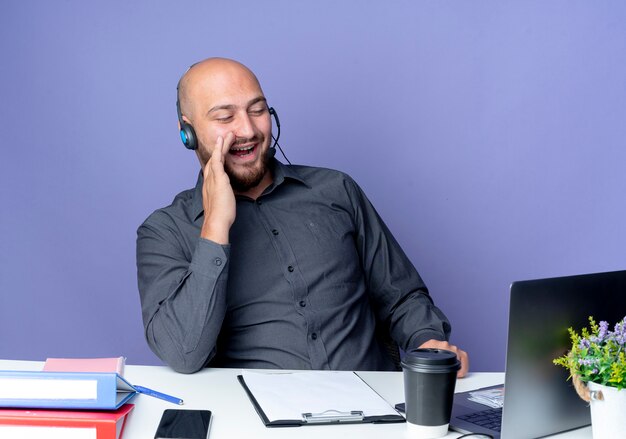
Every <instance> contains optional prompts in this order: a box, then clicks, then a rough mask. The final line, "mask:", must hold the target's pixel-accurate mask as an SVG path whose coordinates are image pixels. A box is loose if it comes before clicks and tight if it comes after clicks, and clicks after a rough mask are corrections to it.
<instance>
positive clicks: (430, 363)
mask: <svg viewBox="0 0 626 439" xmlns="http://www.w3.org/2000/svg"><path fill="white" fill-rule="evenodd" d="M401 365H402V370H403V375H404V397H405V405H406V407H405V413H406V421H407V429H408V431H409V433H410V435H411V437H414V438H418V439H434V438H439V437H442V436H445V435H446V434H447V432H448V426H449V424H450V414H451V413H452V402H453V401H454V387H455V385H456V373H457V371H458V370H459V369H460V367H461V363H460V361H459V360H458V359H457V357H456V354H455V353H454V352H450V351H446V350H442V349H417V350H415V351H411V352H408V353H407V354H406V355H405V356H404V358H403V359H402V363H401Z"/></svg>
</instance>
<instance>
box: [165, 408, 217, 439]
mask: <svg viewBox="0 0 626 439" xmlns="http://www.w3.org/2000/svg"><path fill="white" fill-rule="evenodd" d="M212 418H213V416H212V415H211V411H210V410H184V409H167V410H164V411H163V416H161V422H159V427H158V428H157V431H156V433H155V435H154V439H173V438H176V439H207V438H208V437H209V430H210V429H211V421H212Z"/></svg>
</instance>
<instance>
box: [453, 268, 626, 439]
mask: <svg viewBox="0 0 626 439" xmlns="http://www.w3.org/2000/svg"><path fill="white" fill-rule="evenodd" d="M510 293H511V301H510V307H509V332H508V343H507V353H506V374H505V381H504V388H505V391H504V402H503V407H502V409H500V410H494V412H495V413H494V414H492V417H491V418H489V417H485V418H484V419H482V420H481V419H480V418H481V416H476V412H479V411H484V410H489V407H488V406H486V405H482V404H478V403H475V402H473V401H470V400H469V399H468V398H469V393H470V392H463V393H458V394H456V395H455V399H454V405H453V407H452V417H451V420H450V427H451V428H452V429H453V430H456V431H459V432H462V433H469V432H472V433H487V434H490V435H492V436H493V437H494V438H502V439H518V438H519V439H521V438H536V437H542V436H546V435H550V434H556V433H560V432H563V431H567V430H573V429H576V428H579V427H583V426H586V425H589V424H590V423H591V419H590V413H589V407H588V405H587V403H586V402H584V401H583V400H581V399H580V398H579V397H578V395H577V393H576V391H575V390H574V388H573V385H572V382H571V380H570V381H567V377H568V376H569V373H568V371H567V370H565V369H564V368H563V367H560V366H555V365H554V364H553V363H552V360H553V359H554V358H557V357H560V356H561V355H563V354H565V353H566V352H567V351H568V349H569V348H570V346H571V341H570V338H569V333H568V331H567V329H568V328H569V327H573V328H574V329H575V330H576V331H580V330H581V329H582V328H583V327H588V326H589V320H588V318H589V316H593V317H594V319H595V320H596V322H600V321H601V320H606V321H608V322H609V325H610V327H611V328H612V327H613V325H614V324H615V323H617V322H618V321H619V320H621V319H623V318H624V316H625V315H626V271H616V272H610V273H596V274H586V275H578V276H568V277H558V278H550V279H538V280H527V281H520V282H514V283H513V284H512V285H511V291H510ZM499 411H501V413H500V414H499V413H498V412H499ZM493 416H496V418H494V417H493ZM498 416H501V425H500V427H498V426H497V424H498V422H496V421H499V419H497V417H498ZM470 421H472V422H470ZM476 421H478V423H476ZM479 424H482V425H479Z"/></svg>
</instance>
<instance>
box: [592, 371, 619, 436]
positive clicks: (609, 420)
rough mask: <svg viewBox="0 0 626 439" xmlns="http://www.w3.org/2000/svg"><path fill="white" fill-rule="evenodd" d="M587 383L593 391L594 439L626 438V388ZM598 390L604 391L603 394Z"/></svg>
mask: <svg viewBox="0 0 626 439" xmlns="http://www.w3.org/2000/svg"><path fill="white" fill-rule="evenodd" d="M587 385H588V386H589V390H590V391H591V429H592V431H593V437H594V439H624V438H626V389H622V390H617V389H616V388H615V387H608V386H603V385H601V384H596V383H592V382H589V383H587ZM594 392H595V393H594ZM598 392H602V396H600V394H599V393H598ZM598 398H602V399H598Z"/></svg>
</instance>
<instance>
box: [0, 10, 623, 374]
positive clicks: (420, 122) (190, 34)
mask: <svg viewBox="0 0 626 439" xmlns="http://www.w3.org/2000/svg"><path fill="white" fill-rule="evenodd" d="M625 24H626V3H625V2H623V1H621V0H615V1H591V0H589V1H571V0H561V1H545V0H541V1H517V2H501V1H498V0H493V1H472V2H465V1H459V2H444V1H432V2H431V1H428V2H426V1H422V2H416V1H413V0H406V1H393V2H392V1H377V2H374V1H363V0H346V1H342V2H336V1H330V0H323V1H315V2H312V1H311V2H294V1H290V0H283V1H262V2H260V1H245V2H243V1H228V2H209V1H192V0H187V1H176V2H174V1H171V2H158V1H154V0H143V1H132V2H130V1H110V0H109V1H106V2H85V1H81V0H67V1H46V0H41V1H27V0H21V1H13V2H11V1H3V2H2V4H1V5H0V50H1V59H2V62H1V63H0V88H1V99H0V116H1V117H0V139H1V142H2V156H1V157H2V158H1V161H0V175H1V179H2V180H1V181H0V183H1V184H0V197H1V198H0V200H1V216H0V221H1V222H0V227H1V229H0V230H1V235H0V236H1V243H0V358H9V359H36V360H42V359H45V358H46V357H48V356H113V355H125V356H127V357H128V362H129V363H134V364H138V363H144V364H159V360H158V359H157V358H156V357H155V356H154V355H153V354H152V353H151V352H150V351H149V349H148V347H147V345H146V343H145V341H144V338H143V326H142V323H141V315H140V306H139V296H138V293H137V286H136V275H135V236H136V235H135V231H136V229H137V227H138V225H139V224H140V223H141V222H142V221H143V220H144V219H145V217H146V216H147V215H148V214H150V213H151V212H152V211H153V210H154V209H156V208H158V207H161V206H163V205H166V204H168V203H169V202H170V201H171V199H172V198H173V197H174V195H175V194H176V193H178V192H179V191H181V190H183V189H186V188H189V187H191V186H193V184H194V183H195V179H196V173H197V170H198V164H197V161H196V158H195V155H194V154H192V153H189V152H186V151H185V150H184V148H183V146H182V145H181V144H180V141H179V139H178V134H177V129H176V113H175V106H174V103H175V86H176V81H177V80H178V78H179V77H180V75H181V74H182V73H183V72H184V71H185V69H186V68H187V66H189V65H190V64H192V63H193V62H195V61H197V60H199V59H202V58H205V57H207V56H214V55H220V56H227V57H232V58H236V59H239V60H241V61H243V62H244V63H245V64H247V65H249V66H250V67H251V68H252V69H253V70H254V71H255V72H256V73H257V75H258V77H259V78H260V80H261V83H262V84H263V87H264V91H265V93H266V95H267V96H268V98H269V100H270V103H271V105H273V106H274V107H276V109H277V110H278V112H279V114H280V119H281V125H282V137H281V145H282V146H283V147H284V148H285V150H286V152H287V155H288V157H289V158H290V159H291V161H292V162H294V163H303V164H310V165H319V166H326V167H332V168H336V169H341V170H344V171H346V172H348V173H349V174H351V175H352V176H353V177H354V178H355V179H356V180H357V181H358V182H359V183H360V184H361V185H362V186H363V188H364V189H365V191H366V193H367V194H368V195H369V197H370V198H371V199H372V201H373V202H374V204H375V205H376V206H377V209H378V210H379V212H380V213H381V215H382V216H383V218H384V219H385V220H386V222H387V223H388V225H389V227H390V228H391V230H392V231H393V232H394V234H395V235H396V237H397V238H398V240H399V241H400V243H401V244H402V246H403V247H404V249H405V251H406V252H407V253H408V255H409V257H410V258H411V260H412V261H413V262H414V263H415V265H416V266H417V268H418V270H419V271H420V273H421V274H422V276H423V277H424V279H425V281H426V282H427V284H428V285H429V287H430V289H431V293H432V295H433V297H434V298H435V300H436V303H437V304H438V305H439V306H440V307H441V308H442V309H443V310H444V311H445V312H446V313H447V314H448V316H449V317H450V319H451V320H452V323H453V341H454V342H455V343H457V344H459V345H461V346H463V347H464V348H465V349H466V350H468V351H469V353H470V355H471V358H472V365H473V369H474V370H482V371H488V370H503V368H504V352H505V344H506V338H505V334H506V327H507V312H508V311H507V310H508V288H509V284H510V283H511V282H512V281H514V280H519V279H527V278H537V277H547V276H557V275H567V274H575V273H583V272H595V271H609V270H617V269H624V268H626V218H625V216H626V196H625V193H626V172H625V170H626V148H625V146H626V145H625V143H626V141H625V139H626V25H625ZM590 294H592V292H590Z"/></svg>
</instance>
